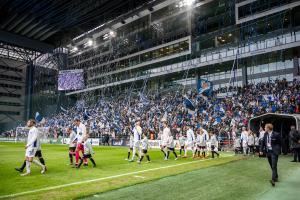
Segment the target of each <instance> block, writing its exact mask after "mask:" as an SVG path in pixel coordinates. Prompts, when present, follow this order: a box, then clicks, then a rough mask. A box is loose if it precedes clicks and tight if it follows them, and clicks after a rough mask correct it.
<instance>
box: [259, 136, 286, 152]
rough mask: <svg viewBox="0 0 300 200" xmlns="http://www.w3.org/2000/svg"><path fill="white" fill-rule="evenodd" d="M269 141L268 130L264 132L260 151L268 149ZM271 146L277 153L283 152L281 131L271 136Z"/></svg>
mask: <svg viewBox="0 0 300 200" xmlns="http://www.w3.org/2000/svg"><path fill="white" fill-rule="evenodd" d="M267 141H268V133H267V132H266V133H265V134H264V137H263V139H262V142H261V145H260V151H261V152H263V151H266V150H267ZM271 146H272V150H273V153H274V154H276V155H279V154H280V153H281V135H280V133H277V132H274V131H273V133H272V136H271Z"/></svg>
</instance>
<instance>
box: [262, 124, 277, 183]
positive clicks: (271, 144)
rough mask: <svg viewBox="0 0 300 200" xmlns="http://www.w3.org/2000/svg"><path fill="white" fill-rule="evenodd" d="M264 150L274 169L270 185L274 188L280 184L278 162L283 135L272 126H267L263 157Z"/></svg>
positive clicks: (263, 143)
mask: <svg viewBox="0 0 300 200" xmlns="http://www.w3.org/2000/svg"><path fill="white" fill-rule="evenodd" d="M263 150H265V151H266V155H267V158H268V161H269V164H270V167H271V169H272V180H270V183H271V184H272V186H275V182H278V173H277V162H278V157H279V154H280V153H281V135H280V133H277V132H274V131H273V125H272V124H266V125H265V134H264V137H263V139H262V142H261V145H260V154H261V155H262V154H263Z"/></svg>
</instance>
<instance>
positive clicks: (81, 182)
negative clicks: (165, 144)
mask: <svg viewBox="0 0 300 200" xmlns="http://www.w3.org/2000/svg"><path fill="white" fill-rule="evenodd" d="M232 156H233V155H229V156H228V155H227V156H222V158H226V157H232ZM208 160H212V158H209V159H206V160H195V161H191V162H185V163H179V164H175V165H168V166H163V167H157V168H152V169H145V170H141V171H136V172H128V173H124V174H118V175H114V176H107V177H102V178H97V179H90V180H86V181H78V182H74V183H67V184H63V185H57V186H51V187H45V188H41V189H36V190H30V191H26V192H19V193H15V194H8V195H2V196H0V199H3V198H9V197H16V196H21V195H25V194H32V193H36V192H42V191H47V190H55V189H59V188H63V187H68V186H73V185H81V184H85V183H92V182H98V181H103V180H107V179H113V178H119V177H122V176H128V175H135V174H139V173H143V172H149V171H155V170H160V169H167V168H171V167H177V166H181V165H188V164H193V163H198V162H203V161H208Z"/></svg>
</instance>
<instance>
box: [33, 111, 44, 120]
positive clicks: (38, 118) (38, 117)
mask: <svg viewBox="0 0 300 200" xmlns="http://www.w3.org/2000/svg"><path fill="white" fill-rule="evenodd" d="M42 119H43V117H42V115H40V113H39V112H36V113H35V121H37V122H40V121H42Z"/></svg>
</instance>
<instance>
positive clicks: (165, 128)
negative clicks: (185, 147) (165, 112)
mask: <svg viewBox="0 0 300 200" xmlns="http://www.w3.org/2000/svg"><path fill="white" fill-rule="evenodd" d="M161 122H162V124H163V132H162V135H161V143H160V150H161V151H162V152H163V154H164V160H168V151H167V145H168V143H169V137H170V136H171V130H170V128H169V126H168V122H167V119H162V120H161Z"/></svg>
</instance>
